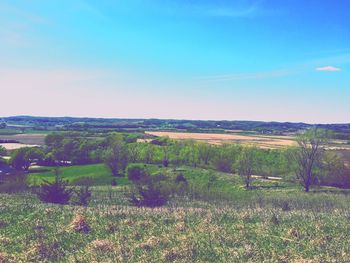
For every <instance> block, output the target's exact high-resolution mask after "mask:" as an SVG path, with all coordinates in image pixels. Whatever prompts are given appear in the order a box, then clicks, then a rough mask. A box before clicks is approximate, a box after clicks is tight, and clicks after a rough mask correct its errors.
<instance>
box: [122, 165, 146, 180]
mask: <svg viewBox="0 0 350 263" xmlns="http://www.w3.org/2000/svg"><path fill="white" fill-rule="evenodd" d="M127 173H128V178H129V180H130V181H132V182H139V181H143V180H146V179H147V178H148V177H149V173H148V171H147V169H146V166H145V165H143V164H132V165H129V167H128V169H127Z"/></svg>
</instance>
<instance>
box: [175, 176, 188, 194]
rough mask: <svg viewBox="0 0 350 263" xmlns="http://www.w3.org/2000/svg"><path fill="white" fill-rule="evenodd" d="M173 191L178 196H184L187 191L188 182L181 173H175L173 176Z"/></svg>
mask: <svg viewBox="0 0 350 263" xmlns="http://www.w3.org/2000/svg"><path fill="white" fill-rule="evenodd" d="M175 191H176V194H177V195H180V196H184V195H185V194H186V193H187V192H188V182H187V179H186V178H185V176H183V175H182V174H179V175H177V176H176V178H175Z"/></svg>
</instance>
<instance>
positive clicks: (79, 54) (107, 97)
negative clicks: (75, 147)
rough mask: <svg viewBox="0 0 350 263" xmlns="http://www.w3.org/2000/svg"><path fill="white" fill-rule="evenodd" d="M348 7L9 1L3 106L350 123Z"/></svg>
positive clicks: (2, 52) (0, 21)
mask: <svg viewBox="0 0 350 263" xmlns="http://www.w3.org/2000/svg"><path fill="white" fill-rule="evenodd" d="M349 13H350V1H349V0H324V1H314V0H308V1H298V0H284V1H277V0H271V1H268V0H265V1H264V0H252V1H249V0H238V1H228V0H220V1H209V0H189V1H185V0H181V1H180V0H172V1H170V0H114V1H112V0H99V1H92V0H32V1H28V0H27V1H25V0H1V1H0V94H2V95H6V97H7V98H10V99H2V102H1V104H2V106H1V107H0V116H8V115H18V114H26V115H40V116H67V115H69V116H98V117H130V118H139V117H142V118H180V119H229V120H242V119H245V120H267V121H270V120H274V121H304V122H311V123H314V122H318V123H335V122H350V114H349V113H350V103H349V99H350V19H349ZM4 97H5V96H4ZM12 98H13V99H12Z"/></svg>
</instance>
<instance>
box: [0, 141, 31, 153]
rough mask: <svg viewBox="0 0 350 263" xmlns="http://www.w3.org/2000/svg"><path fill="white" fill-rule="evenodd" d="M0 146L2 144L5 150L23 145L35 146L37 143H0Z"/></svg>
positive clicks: (15, 148)
mask: <svg viewBox="0 0 350 263" xmlns="http://www.w3.org/2000/svg"><path fill="white" fill-rule="evenodd" d="M0 145H1V146H3V147H4V148H5V149H6V150H10V151H11V150H17V149H19V148H23V147H35V146H38V145H32V144H22V143H0Z"/></svg>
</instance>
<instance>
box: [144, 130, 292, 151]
mask: <svg viewBox="0 0 350 263" xmlns="http://www.w3.org/2000/svg"><path fill="white" fill-rule="evenodd" d="M145 133H146V134H149V135H153V136H158V137H169V138H171V139H192V140H196V141H205V142H208V143H210V144H216V145H220V144H223V143H227V142H234V143H241V144H250V145H256V146H258V147H261V148H281V147H285V146H292V145H295V141H294V138H293V137H291V136H266V135H261V136H260V135H256V136H255V135H254V136H253V135H238V134H220V133H190V132H166V131H146V132H145Z"/></svg>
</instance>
